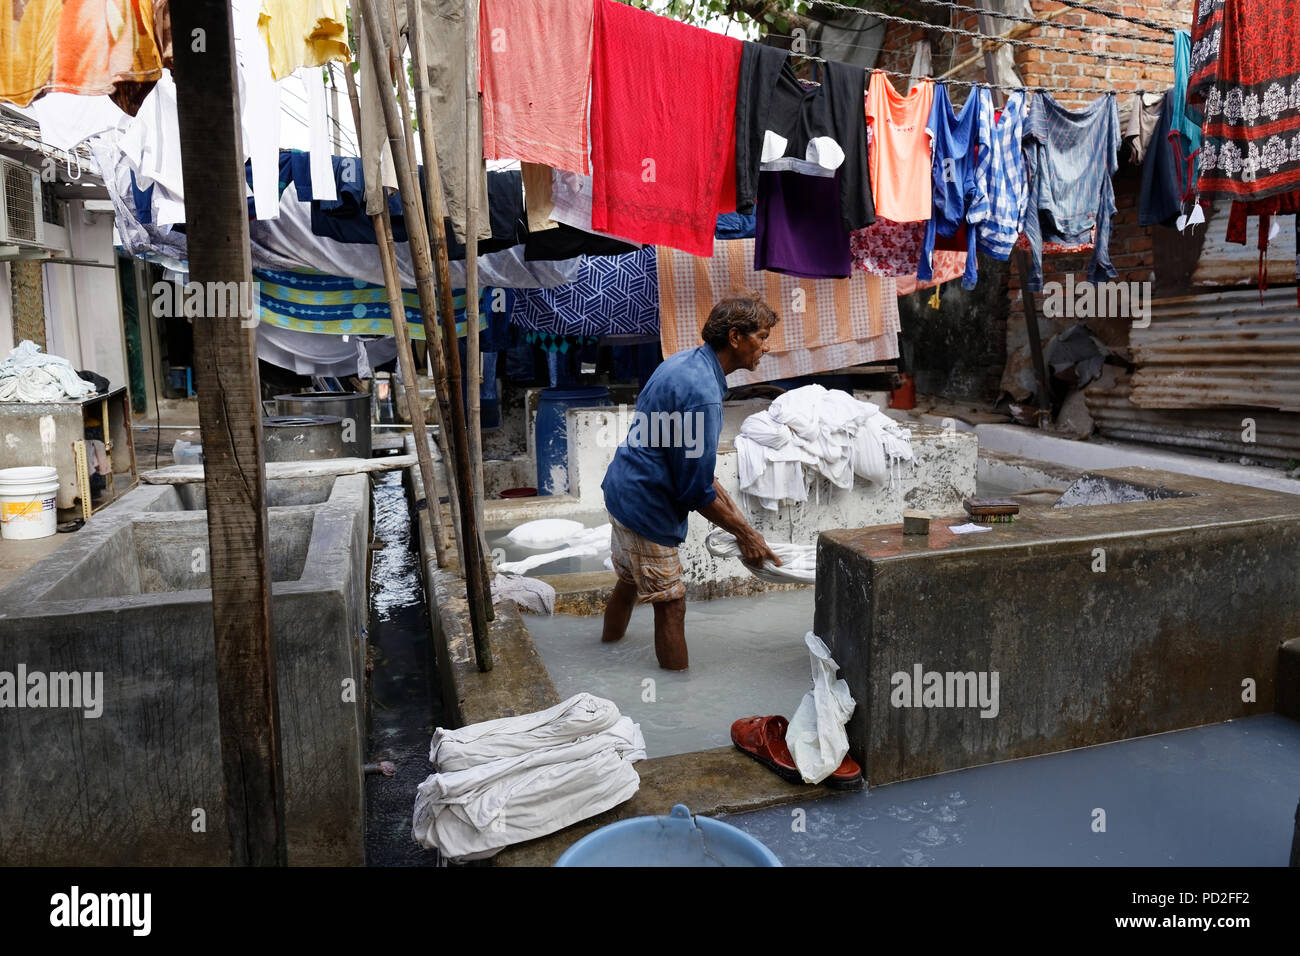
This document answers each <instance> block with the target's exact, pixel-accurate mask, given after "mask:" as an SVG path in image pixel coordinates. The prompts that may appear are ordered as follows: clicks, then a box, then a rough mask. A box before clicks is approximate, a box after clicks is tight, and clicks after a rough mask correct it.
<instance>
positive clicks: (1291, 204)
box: [1227, 190, 1300, 302]
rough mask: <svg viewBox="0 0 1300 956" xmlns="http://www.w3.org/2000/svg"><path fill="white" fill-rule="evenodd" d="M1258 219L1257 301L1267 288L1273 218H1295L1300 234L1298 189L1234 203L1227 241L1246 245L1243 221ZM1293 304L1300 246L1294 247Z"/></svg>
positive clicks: (1299, 278) (1299, 281) (1299, 288)
mask: <svg viewBox="0 0 1300 956" xmlns="http://www.w3.org/2000/svg"><path fill="white" fill-rule="evenodd" d="M1249 216H1258V217H1259V239H1258V241H1257V242H1256V244H1255V245H1256V248H1258V249H1259V273H1258V278H1257V280H1256V281H1257V284H1258V286H1259V291H1260V301H1261V302H1262V301H1263V293H1264V290H1265V289H1267V288H1268V271H1267V270H1268V244H1269V240H1270V238H1271V236H1272V235H1273V231H1274V230H1275V229H1276V228H1277V226H1276V224H1275V223H1274V222H1273V217H1274V216H1295V217H1296V223H1297V226H1296V229H1297V232H1300V190H1297V191H1295V192H1290V193H1278V194H1276V195H1273V196H1269V197H1268V198H1267V199H1254V200H1250V201H1248V202H1234V203H1233V204H1232V208H1231V209H1230V210H1229V211H1228V233H1227V240H1228V242H1235V243H1240V244H1241V245H1245V244H1246V219H1247V217H1249ZM1296 301H1297V302H1300V245H1298V246H1297V247H1296Z"/></svg>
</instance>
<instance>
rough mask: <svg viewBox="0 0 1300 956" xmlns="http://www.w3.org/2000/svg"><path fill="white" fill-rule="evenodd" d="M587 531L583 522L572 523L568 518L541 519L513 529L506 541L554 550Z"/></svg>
mask: <svg viewBox="0 0 1300 956" xmlns="http://www.w3.org/2000/svg"><path fill="white" fill-rule="evenodd" d="M585 530H586V528H584V527H583V524H582V522H581V521H571V520H569V519H568V518H539V519H537V520H536V521H525V522H524V523H523V524H521V525H520V526H519V527H517V528H514V529H512V530H511V531H510V533H509V534H507V535H506V540H507V541H509V542H511V543H512V544H519V545H523V546H524V547H526V548H553V547H555V546H556V545H557V544H567V543H569V542H570V541H571V540H572V539H573V538H575V537H576V536H577V535H579V534H581V533H582V532H583V531H585Z"/></svg>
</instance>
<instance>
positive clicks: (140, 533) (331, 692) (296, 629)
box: [0, 475, 370, 865]
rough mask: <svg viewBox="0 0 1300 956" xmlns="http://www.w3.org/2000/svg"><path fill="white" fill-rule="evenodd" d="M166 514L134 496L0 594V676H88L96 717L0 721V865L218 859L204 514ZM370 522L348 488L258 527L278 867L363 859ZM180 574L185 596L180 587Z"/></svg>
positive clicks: (354, 479) (351, 481)
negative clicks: (272, 670) (99, 691)
mask: <svg viewBox="0 0 1300 956" xmlns="http://www.w3.org/2000/svg"><path fill="white" fill-rule="evenodd" d="M177 498H178V496H177V494H176V491H175V490H174V489H173V488H170V487H158V486H143V487H141V488H138V489H136V490H135V491H132V492H130V493H129V494H128V495H126V496H124V497H123V498H122V499H121V500H120V501H118V502H116V503H114V504H113V505H111V506H110V507H109V508H106V509H104V510H103V511H101V512H100V513H99V514H97V515H95V516H94V517H93V518H92V519H91V521H90V522H89V523H88V524H87V525H86V527H85V528H84V529H82V530H81V531H80V532H78V533H77V537H76V538H75V539H74V540H73V541H71V542H69V543H68V544H67V545H65V546H64V547H63V548H61V549H60V550H58V551H57V552H55V553H54V554H52V555H50V556H49V557H48V558H46V559H45V560H44V561H42V562H40V563H38V564H36V565H35V566H33V567H32V568H31V569H30V570H29V571H28V572H27V573H26V574H24V575H23V576H21V577H20V578H18V579H17V580H15V581H14V582H12V583H11V584H10V585H9V586H8V587H7V588H5V589H4V590H3V591H0V670H3V671H9V672H11V673H13V672H15V671H16V668H17V665H18V664H20V663H21V664H24V665H25V666H26V668H27V669H28V671H29V672H32V671H44V672H53V671H83V672H101V673H102V674H103V714H102V715H101V716H100V717H98V718H87V717H85V716H84V715H83V713H82V712H81V711H80V710H69V709H55V708H45V709H30V708H28V709H10V708H0V779H3V780H4V781H5V785H4V786H3V787H2V788H0V819H2V820H4V821H5V825H4V826H3V827H0V861H3V862H4V863H8V864H23V865H56V864H57V865H71V864H77V865H108V864H160V865H161V864H167V865H173V864H190V865H192V864H210V865H218V864H224V863H225V862H227V860H228V858H229V848H228V836H227V830H226V817H225V813H226V811H225V802H224V797H223V792H224V778H223V774H222V768H221V752H220V732H219V724H218V713H217V696H216V684H215V681H216V661H215V655H214V649H213V634H212V618H211V601H212V597H211V592H210V591H208V590H206V589H204V588H203V587H202V585H203V584H204V583H206V561H205V560H204V559H205V557H206V554H207V543H208V540H207V517H206V514H205V513H203V512H186V511H182V510H179V508H178V504H179V502H178V500H177ZM369 507H370V497H369V482H368V479H367V478H366V476H364V475H355V476H348V477H345V478H340V479H338V480H337V481H336V483H335V488H334V493H333V495H332V496H331V499H330V500H329V501H328V502H326V503H324V504H321V505H314V506H312V505H309V506H299V507H295V508H284V509H280V508H273V509H271V511H270V521H271V529H270V538H271V542H272V555H271V563H272V571H273V578H280V580H278V581H275V582H274V583H273V585H272V626H273V630H274V638H275V642H276V656H277V675H276V676H277V686H278V689H279V701H280V732H281V748H282V751H281V752H282V759H283V766H284V780H285V791H286V825H287V833H288V843H289V862H290V863H291V864H306V865H319V864H350V865H360V864H362V863H363V862H364V849H363V829H362V828H363V816H362V792H363V791H362V766H363V761H364V741H365V719H364V715H365V710H364V706H365V700H364V687H365V669H364V663H365V627H366V620H367V608H368V603H367V601H368V594H367V587H366V576H365V575H366V564H367V561H366V558H367V554H366V544H367V541H368V538H369ZM196 561H198V562H199V563H198V565H197V566H196V565H195V564H194V562H196ZM187 572H188V573H189V574H190V575H192V576H193V579H194V580H193V583H192V585H191V586H190V587H189V588H188V589H185V590H176V588H180V587H183V586H184V584H185V580H184V578H185V576H186V574H187ZM158 588H165V590H158ZM345 682H350V687H351V688H352V689H351V690H350V691H349V690H348V689H347V687H346V686H345ZM349 698H350V699H349ZM195 810H202V811H203V815H204V819H203V824H204V829H202V830H201V832H196V830H195V820H196V816H195V813H194V811H195Z"/></svg>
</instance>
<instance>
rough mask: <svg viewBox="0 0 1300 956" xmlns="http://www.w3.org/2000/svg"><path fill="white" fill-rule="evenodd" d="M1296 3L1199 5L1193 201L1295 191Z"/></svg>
mask: <svg viewBox="0 0 1300 956" xmlns="http://www.w3.org/2000/svg"><path fill="white" fill-rule="evenodd" d="M1298 36H1300V0H1200V2H1199V3H1198V4H1197V7H1196V19H1195V21H1194V23H1193V26H1192V35H1191V47H1192V50H1191V69H1192V75H1191V80H1190V84H1189V89H1188V95H1187V102H1188V106H1189V107H1190V109H1191V111H1192V116H1193V118H1194V119H1199V120H1200V121H1201V135H1202V141H1201V154H1200V177H1199V180H1198V184H1199V187H1200V192H1201V198H1202V199H1205V200H1213V199H1220V198H1231V199H1242V200H1246V199H1264V198H1267V197H1269V196H1275V195H1278V194H1279V193H1284V192H1290V191H1291V190H1294V189H1300V57H1297V55H1296V37H1298Z"/></svg>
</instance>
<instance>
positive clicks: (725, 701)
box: [524, 588, 813, 757]
mask: <svg viewBox="0 0 1300 956" xmlns="http://www.w3.org/2000/svg"><path fill="white" fill-rule="evenodd" d="M812 619H813V591H812V589H811V588H804V589H800V590H798V591H781V592H775V593H771V594H759V595H755V596H751V597H745V598H721V599H718V600H715V601H699V602H695V601H688V602H687V603H686V645H687V651H688V654H689V656H690V665H691V666H690V668H689V669H688V670H686V671H665V670H662V669H660V667H659V665H658V662H657V660H656V659H655V653H654V611H653V610H652V609H651V608H650V607H649V606H642V607H638V608H636V609H635V610H634V611H633V612H632V620H631V623H630V624H629V625H628V629H627V635H626V636H625V637H624V638H623V640H621V641H619V642H618V643H616V644H602V643H601V642H600V635H601V630H602V628H603V623H604V622H603V619H602V618H601V617H599V616H594V617H575V616H573V615H556V616H554V617H550V618H543V617H538V616H535V615H527V616H525V618H524V623H525V624H526V625H527V626H528V630H529V633H530V634H531V635H532V637H533V641H534V643H535V644H536V645H537V649H538V652H539V653H540V654H541V655H542V661H543V663H544V664H545V665H546V669H547V671H548V672H549V673H550V675H551V679H552V680H553V681H554V682H555V686H556V689H557V690H558V691H559V693H560V696H561V697H568V696H570V695H572V694H576V693H578V692H579V691H589V692H590V693H593V694H596V695H598V696H600V697H607V698H609V699H610V700H612V701H614V703H615V704H617V705H618V708H619V710H620V711H621V712H622V713H624V714H627V715H629V716H631V717H632V719H633V720H635V721H637V722H638V723H639V724H640V725H641V732H642V734H644V736H645V741H646V751H647V753H648V755H649V756H651V757H661V756H665V755H667V754H679V753H690V752H691V751H695V750H707V749H709V748H711V747H729V746H731V725H732V723H733V722H734V721H736V720H738V719H740V718H741V717H752V716H756V715H757V716H767V715H769V714H780V715H782V716H784V717H786V718H787V719H788V718H790V717H792V716H793V715H794V711H795V709H796V708H797V707H798V706H799V702H800V700H802V699H803V695H804V694H805V693H806V692H807V691H808V690H809V689H810V688H811V686H812V677H811V674H812V672H811V669H810V667H809V660H808V650H807V648H806V647H805V645H804V642H803V637H804V634H805V633H807V632H808V631H810V630H812ZM647 682H649V683H647Z"/></svg>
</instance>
